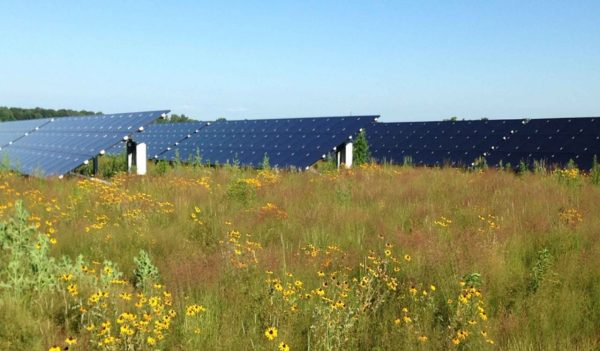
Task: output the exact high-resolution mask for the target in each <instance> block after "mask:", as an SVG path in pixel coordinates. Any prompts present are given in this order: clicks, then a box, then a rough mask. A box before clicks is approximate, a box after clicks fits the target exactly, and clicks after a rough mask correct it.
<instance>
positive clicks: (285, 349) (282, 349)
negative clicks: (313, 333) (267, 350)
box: [277, 341, 290, 351]
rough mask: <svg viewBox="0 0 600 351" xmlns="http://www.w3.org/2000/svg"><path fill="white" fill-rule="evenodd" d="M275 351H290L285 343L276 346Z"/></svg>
mask: <svg viewBox="0 0 600 351" xmlns="http://www.w3.org/2000/svg"><path fill="white" fill-rule="evenodd" d="M277 350H279V351H290V345H288V344H286V343H285V342H283V341H282V342H280V343H279V346H277Z"/></svg>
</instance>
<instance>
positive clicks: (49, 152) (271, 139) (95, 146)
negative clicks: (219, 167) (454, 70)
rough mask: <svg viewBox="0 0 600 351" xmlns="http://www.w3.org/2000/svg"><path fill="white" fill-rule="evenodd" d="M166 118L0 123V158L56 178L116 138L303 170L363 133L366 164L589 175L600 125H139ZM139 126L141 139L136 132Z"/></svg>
mask: <svg viewBox="0 0 600 351" xmlns="http://www.w3.org/2000/svg"><path fill="white" fill-rule="evenodd" d="M165 112H168V111H151V112H140V113H129V114H115V115H102V116H88V117H64V118H58V119H43V120H31V121H20V122H5V123H0V156H2V157H5V158H8V159H9V160H10V163H11V167H13V168H15V169H18V170H20V171H21V172H23V173H26V174H39V175H43V176H48V175H60V174H64V173H67V172H69V171H71V170H72V169H74V168H76V167H77V166H79V165H81V164H82V163H84V162H85V161H87V160H89V159H91V158H93V157H95V156H96V155H98V154H100V153H102V152H103V151H105V150H110V151H109V152H115V153H117V152H119V151H120V150H122V148H123V144H122V141H123V140H125V139H126V138H125V137H128V138H132V139H133V140H134V141H135V142H137V143H141V142H143V143H146V145H147V148H148V152H147V154H148V157H149V158H151V159H161V160H169V161H174V160H176V159H179V160H181V161H184V162H185V161H189V160H194V159H198V158H201V159H202V162H204V163H211V164H225V163H234V162H235V163H238V164H240V165H244V166H251V167H257V166H260V165H261V164H262V162H263V159H264V158H265V156H266V157H268V159H269V162H270V164H271V165H273V166H277V167H282V168H286V167H296V168H305V167H308V166H310V165H312V164H314V163H315V162H317V161H318V160H320V159H322V158H323V157H325V155H327V154H328V153H330V152H332V151H334V150H335V148H336V147H339V146H341V145H343V144H344V143H346V142H347V141H348V140H349V139H351V138H353V137H355V136H356V134H357V133H358V132H359V130H361V129H366V131H367V138H368V142H369V145H370V149H371V152H372V154H373V156H374V158H375V159H376V160H379V161H385V162H392V163H403V162H405V160H406V159H410V160H411V162H412V163H414V164H417V165H442V164H448V165H456V166H460V165H462V166H468V165H471V164H472V162H474V161H475V160H476V159H478V158H480V157H484V158H485V159H486V161H487V163H488V164H490V165H499V164H501V163H503V164H507V163H510V164H512V165H513V166H516V165H518V164H519V163H520V162H526V163H528V164H530V165H531V164H532V163H533V161H534V160H545V161H546V162H548V163H549V164H557V165H559V166H565V165H566V164H567V162H569V160H574V161H575V162H576V163H577V164H578V165H579V166H580V167H581V168H589V167H590V166H591V163H592V159H593V157H594V155H597V154H600V119H599V118H595V117H590V118H555V119H535V120H477V121H442V122H403V123H375V121H376V119H377V117H378V116H344V117H317V118H286V119H260V120H240V121H217V122H214V123H212V124H211V123H207V122H190V123H168V124H149V123H151V122H152V121H153V120H155V119H157V118H159V117H160V115H161V114H163V113H165ZM143 126H145V130H144V132H143V133H137V131H138V130H141V128H140V127H143Z"/></svg>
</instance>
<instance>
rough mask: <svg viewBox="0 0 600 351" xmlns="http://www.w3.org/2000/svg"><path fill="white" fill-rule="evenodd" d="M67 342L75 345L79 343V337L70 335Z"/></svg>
mask: <svg viewBox="0 0 600 351" xmlns="http://www.w3.org/2000/svg"><path fill="white" fill-rule="evenodd" d="M65 343H66V344H67V345H75V344H77V339H76V338H74V337H72V336H69V337H68V338H66V339H65Z"/></svg>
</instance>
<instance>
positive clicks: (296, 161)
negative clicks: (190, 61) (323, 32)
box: [159, 116, 379, 168]
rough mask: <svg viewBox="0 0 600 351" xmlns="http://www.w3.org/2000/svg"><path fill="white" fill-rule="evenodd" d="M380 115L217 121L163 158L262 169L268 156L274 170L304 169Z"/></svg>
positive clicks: (160, 157)
mask: <svg viewBox="0 0 600 351" xmlns="http://www.w3.org/2000/svg"><path fill="white" fill-rule="evenodd" d="M378 117H379V116H345V117H315V118H285V119H257V120H239V121H217V122H215V123H213V124H211V125H210V126H208V127H206V128H203V129H201V130H200V131H199V133H196V134H194V135H192V137H191V138H188V139H186V140H183V141H182V142H181V143H180V144H179V145H178V146H177V147H175V148H173V149H172V150H169V151H167V152H165V153H163V154H162V155H160V156H159V159H163V160H170V161H173V160H175V159H177V158H179V159H180V160H183V161H186V160H191V159H194V158H196V157H198V156H200V157H201V159H202V162H206V163H211V164H225V163H234V162H236V163H238V164H240V165H243V166H250V167H259V166H260V165H261V164H262V162H263V159H264V157H265V155H267V157H268V158H269V163H270V165H271V166H277V167H282V168H288V167H296V168H305V167H308V166H310V165H312V164H314V163H315V162H317V161H318V160H320V159H322V158H323V157H324V156H325V155H327V154H328V153H330V152H331V151H332V150H333V148H334V147H337V146H340V145H341V144H343V143H345V142H346V141H347V140H348V139H349V138H351V137H354V136H356V135H357V133H358V132H359V131H360V129H361V128H366V127H367V126H369V125H371V124H372V123H373V122H374V121H375V120H376V118H378Z"/></svg>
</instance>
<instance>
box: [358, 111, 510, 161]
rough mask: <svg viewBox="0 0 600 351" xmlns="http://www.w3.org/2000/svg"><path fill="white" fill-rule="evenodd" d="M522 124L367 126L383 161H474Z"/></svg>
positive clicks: (375, 154)
mask: <svg viewBox="0 0 600 351" xmlns="http://www.w3.org/2000/svg"><path fill="white" fill-rule="evenodd" d="M519 126H520V121H518V120H496V121H492V120H477V121H441V122H399V123H375V124H373V125H372V126H371V127H369V128H367V131H366V133H367V140H368V143H369V147H370V150H371V153H372V155H373V157H374V158H375V159H376V160H378V161H380V162H389V163H396V164H398V163H403V162H404V160H405V159H406V158H410V160H411V162H412V163H414V164H417V165H427V166H436V165H444V164H449V165H463V166H467V165H471V163H472V162H473V161H474V160H476V159H477V158H479V157H482V156H483V157H485V156H487V155H489V154H490V153H491V151H493V150H494V148H495V147H496V145H499V144H501V143H502V142H503V140H504V139H503V138H504V137H505V136H506V135H511V133H513V132H514V131H515V130H516V128H518V127H519Z"/></svg>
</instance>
